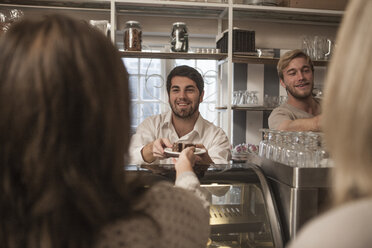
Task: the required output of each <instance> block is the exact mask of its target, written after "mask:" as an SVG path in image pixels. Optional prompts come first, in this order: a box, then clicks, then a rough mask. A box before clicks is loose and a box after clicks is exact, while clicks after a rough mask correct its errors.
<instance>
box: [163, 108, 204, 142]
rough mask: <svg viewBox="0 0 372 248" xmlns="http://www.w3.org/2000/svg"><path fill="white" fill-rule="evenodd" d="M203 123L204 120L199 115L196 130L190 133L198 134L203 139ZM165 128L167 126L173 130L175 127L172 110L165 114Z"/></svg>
mask: <svg viewBox="0 0 372 248" xmlns="http://www.w3.org/2000/svg"><path fill="white" fill-rule="evenodd" d="M203 123H204V119H203V117H202V116H201V114H200V113H199V116H198V119H197V120H196V122H195V125H194V129H193V130H192V131H191V132H190V133H192V132H196V133H197V134H198V135H199V136H200V137H201V134H202V133H203V127H204V124H203ZM164 126H166V127H168V128H171V127H172V126H173V124H172V110H170V111H168V112H167V113H166V114H165V118H164V123H163V127H164Z"/></svg>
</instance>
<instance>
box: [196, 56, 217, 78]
mask: <svg viewBox="0 0 372 248" xmlns="http://www.w3.org/2000/svg"><path fill="white" fill-rule="evenodd" d="M196 67H197V68H198V69H200V70H201V71H202V72H203V74H206V73H207V72H208V73H207V74H208V75H209V76H211V75H213V74H216V72H212V73H211V72H209V71H210V70H213V71H216V68H217V65H216V61H215V60H198V61H197V65H196Z"/></svg>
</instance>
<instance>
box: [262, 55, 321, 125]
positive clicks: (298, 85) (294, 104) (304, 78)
mask: <svg viewBox="0 0 372 248" xmlns="http://www.w3.org/2000/svg"><path fill="white" fill-rule="evenodd" d="M277 70H278V75H279V80H280V85H281V86H282V87H284V88H285V89H286V91H287V95H288V100H287V102H285V103H283V104H282V105H280V106H279V107H277V108H275V109H274V110H273V112H272V113H271V115H270V116H269V128H271V129H277V130H285V131H320V112H321V108H320V104H319V102H318V101H317V100H316V99H315V98H314V97H313V94H312V91H313V88H314V66H313V63H312V61H311V59H310V57H309V56H308V55H307V54H306V53H304V52H303V51H301V50H293V51H289V52H287V53H285V54H284V55H283V56H282V57H281V58H280V60H279V62H278V65H277Z"/></svg>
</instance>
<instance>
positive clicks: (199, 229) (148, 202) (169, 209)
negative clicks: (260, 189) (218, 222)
mask: <svg viewBox="0 0 372 248" xmlns="http://www.w3.org/2000/svg"><path fill="white" fill-rule="evenodd" d="M176 186H178V187H174V186H173V185H171V184H170V183H167V182H161V183H157V184H155V185H153V186H152V187H151V188H150V189H149V190H148V191H147V192H146V193H145V194H144V195H143V198H142V199H141V201H140V203H139V204H138V205H137V206H136V209H139V210H142V211H143V212H144V213H145V215H141V216H136V217H133V218H131V219H126V220H117V221H116V222H114V223H111V224H110V225H108V226H106V227H105V228H104V229H103V230H102V233H101V235H100V237H99V239H98V243H97V245H96V248H119V247H130V248H150V247H153V248H159V247H171V248H190V247H193V248H197V247H203V248H204V247H206V244H207V241H208V237H209V231H210V230H209V214H208V202H207V201H206V200H205V198H204V196H203V194H202V192H201V190H200V184H199V181H198V180H197V178H196V177H195V174H194V173H188V172H187V173H184V174H182V177H181V178H179V179H177V181H176ZM180 187H182V188H180ZM146 215H147V216H146Z"/></svg>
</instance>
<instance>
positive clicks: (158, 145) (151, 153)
mask: <svg viewBox="0 0 372 248" xmlns="http://www.w3.org/2000/svg"><path fill="white" fill-rule="evenodd" d="M165 147H169V148H171V147H172V144H171V142H170V141H169V140H168V139H167V138H159V139H156V140H155V141H153V142H151V143H148V144H147V145H145V146H144V147H143V148H142V151H141V153H142V158H143V160H144V161H145V162H147V163H152V162H154V161H155V159H157V158H159V159H164V158H166V155H165V153H164V148H165Z"/></svg>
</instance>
